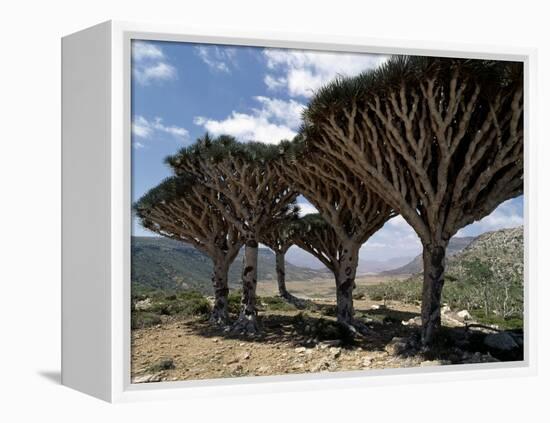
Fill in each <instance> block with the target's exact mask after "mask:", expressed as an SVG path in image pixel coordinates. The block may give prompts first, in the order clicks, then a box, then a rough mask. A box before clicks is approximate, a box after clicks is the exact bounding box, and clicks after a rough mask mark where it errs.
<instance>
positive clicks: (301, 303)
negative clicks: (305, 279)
mask: <svg viewBox="0 0 550 423" xmlns="http://www.w3.org/2000/svg"><path fill="white" fill-rule="evenodd" d="M275 268H276V270H277V286H278V287H279V296H280V297H281V298H283V299H284V300H285V301H287V302H289V303H290V304H293V305H294V306H295V307H297V308H304V307H305V306H306V304H307V302H306V301H305V300H302V299H300V298H298V297H295V296H294V295H292V294H291V293H290V292H288V290H287V289H286V275H285V253H284V252H282V251H276V252H275Z"/></svg>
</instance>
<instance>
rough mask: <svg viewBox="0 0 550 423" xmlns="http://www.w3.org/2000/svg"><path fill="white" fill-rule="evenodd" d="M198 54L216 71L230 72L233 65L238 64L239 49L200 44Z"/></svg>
mask: <svg viewBox="0 0 550 423" xmlns="http://www.w3.org/2000/svg"><path fill="white" fill-rule="evenodd" d="M195 51H196V53H197V55H198V56H199V57H200V58H201V60H202V61H203V62H204V63H206V65H207V66H208V67H209V68H210V70H212V71H214V72H224V73H230V72H231V69H230V68H231V67H234V66H236V61H235V56H236V54H237V50H236V49H235V48H232V47H218V46H198V47H195Z"/></svg>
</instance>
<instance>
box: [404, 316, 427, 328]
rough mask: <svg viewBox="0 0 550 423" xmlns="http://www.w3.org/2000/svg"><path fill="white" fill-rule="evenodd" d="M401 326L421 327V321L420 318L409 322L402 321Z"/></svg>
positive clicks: (414, 318)
mask: <svg viewBox="0 0 550 423" xmlns="http://www.w3.org/2000/svg"><path fill="white" fill-rule="evenodd" d="M401 324H402V325H403V326H421V325H422V319H421V318H420V316H417V317H413V318H411V319H409V320H403V321H401Z"/></svg>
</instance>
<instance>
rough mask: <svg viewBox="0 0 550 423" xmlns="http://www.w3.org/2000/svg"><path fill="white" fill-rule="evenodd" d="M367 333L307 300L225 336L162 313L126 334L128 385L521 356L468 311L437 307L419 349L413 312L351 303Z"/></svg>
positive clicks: (519, 348) (513, 342) (518, 338)
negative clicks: (432, 338)
mask: <svg viewBox="0 0 550 423" xmlns="http://www.w3.org/2000/svg"><path fill="white" fill-rule="evenodd" d="M355 307H356V314H357V316H358V317H359V318H360V319H361V320H362V321H364V322H365V323H366V324H367V325H368V326H369V327H370V328H371V329H372V333H371V334H370V335H368V336H366V337H364V338H360V339H350V338H348V337H346V336H345V335H344V334H342V333H340V331H339V328H338V326H337V325H336V324H335V323H334V317H333V311H334V304H333V303H332V302H331V301H328V300H320V299H313V301H312V302H311V303H310V304H309V306H308V307H307V308H306V309H304V310H271V309H269V308H266V309H264V310H262V311H261V313H260V314H261V316H262V318H261V324H262V327H263V332H262V334H261V335H260V336H256V337H239V336H234V335H230V334H229V333H228V332H226V331H224V330H223V329H221V328H213V327H211V326H210V325H209V324H208V323H207V322H205V321H204V319H200V318H183V317H174V316H167V317H165V318H163V319H162V322H161V323H160V324H158V325H155V326H152V327H148V328H143V329H135V330H133V331H132V381H133V383H144V382H159V381H175V380H190V379H191V380H195V379H215V378H225V377H239V376H267V375H281V374H292V373H311V372H314V373H315V372H333V371H348V370H367V371H368V370H371V369H386V368H405V367H418V366H439V365H449V364H461V363H486V362H498V361H510V360H521V359H523V336H522V334H521V333H517V332H504V331H499V330H498V328H491V327H479V326H476V324H475V322H472V321H471V320H470V319H471V318H470V316H469V315H468V313H467V312H465V311H463V312H460V311H452V310H449V309H448V308H444V309H443V313H442V318H443V329H442V333H441V336H440V337H439V341H438V344H437V345H435V346H434V348H433V349H432V350H431V351H430V352H428V353H425V352H422V350H421V348H420V345H419V330H418V325H419V323H420V322H419V320H420V319H419V307H418V306H414V305H409V304H402V303H398V302H392V303H388V304H386V305H385V306H384V305H382V304H380V303H375V302H372V301H370V300H368V299H360V300H357V301H355Z"/></svg>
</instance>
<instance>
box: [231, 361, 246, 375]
mask: <svg viewBox="0 0 550 423" xmlns="http://www.w3.org/2000/svg"><path fill="white" fill-rule="evenodd" d="M229 370H230V371H231V372H232V373H238V372H242V371H243V370H244V367H243V365H242V364H239V363H233V364H232V365H231V366H229Z"/></svg>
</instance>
